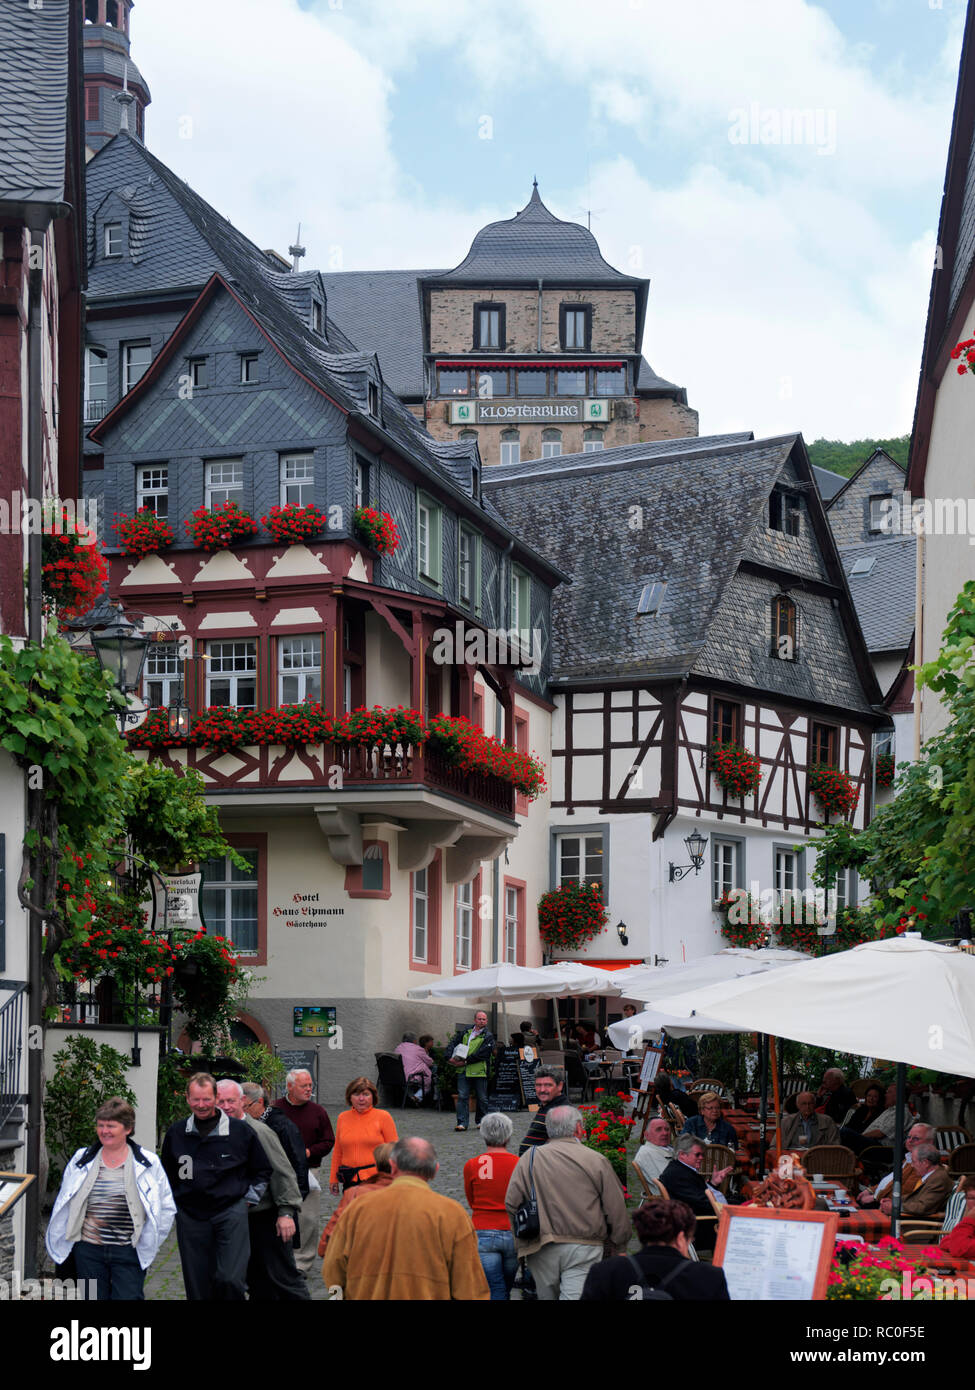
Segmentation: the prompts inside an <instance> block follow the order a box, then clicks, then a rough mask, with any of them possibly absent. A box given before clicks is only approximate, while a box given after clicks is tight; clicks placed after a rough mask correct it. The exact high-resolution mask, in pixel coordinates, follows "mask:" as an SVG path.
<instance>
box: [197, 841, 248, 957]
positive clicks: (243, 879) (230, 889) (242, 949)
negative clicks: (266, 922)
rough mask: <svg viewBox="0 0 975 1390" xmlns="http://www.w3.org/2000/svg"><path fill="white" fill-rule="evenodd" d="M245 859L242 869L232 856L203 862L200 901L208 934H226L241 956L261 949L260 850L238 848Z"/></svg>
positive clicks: (238, 851)
mask: <svg viewBox="0 0 975 1390" xmlns="http://www.w3.org/2000/svg"><path fill="white" fill-rule="evenodd" d="M236 853H237V854H239V855H240V857H241V858H242V859H244V860H246V861H247V862H246V866H245V867H244V868H241V867H240V866H239V865H237V864H235V863H234V862H233V860H232V859H231V858H230V856H229V855H226V856H225V857H224V858H222V859H206V860H204V862H203V864H202V866H201V867H202V869H203V885H202V893H201V895H200V896H201V902H202V907H203V919H204V921H205V922H206V928H207V935H208V936H224V937H226V938H227V939H228V940H230V941H231V942H233V946H234V950H235V951H236V952H237V953H238V954H239V955H242V956H256V955H257V949H258V921H259V914H258V891H259V889H258V876H257V866H258V851H257V850H256V849H239V850H237V851H236Z"/></svg>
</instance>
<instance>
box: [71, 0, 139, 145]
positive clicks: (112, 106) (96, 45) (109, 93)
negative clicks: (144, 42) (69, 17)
mask: <svg viewBox="0 0 975 1390" xmlns="http://www.w3.org/2000/svg"><path fill="white" fill-rule="evenodd" d="M84 6H85V33H84V37H85V44H84V57H85V152H86V156H87V158H89V159H90V158H91V156H92V155H93V154H95V153H96V151H98V150H100V149H101V147H102V146H103V145H104V144H106V143H107V142H108V141H109V140H111V138H112V136H113V135H117V134H118V132H119V130H121V129H128V131H129V133H130V134H131V135H134V136H136V137H137V138H138V139H139V140H142V139H144V136H145V111H146V107H147V106H148V105H149V102H150V101H151V100H152V97H151V96H150V95H149V88H148V87H147V86H146V82H145V78H144V77H143V76H142V74H141V73H140V71H139V69H138V68H137V67H136V66H135V64H134V63H133V62H132V59H131V58H130V57H129V20H130V17H131V13H132V7H133V0H84Z"/></svg>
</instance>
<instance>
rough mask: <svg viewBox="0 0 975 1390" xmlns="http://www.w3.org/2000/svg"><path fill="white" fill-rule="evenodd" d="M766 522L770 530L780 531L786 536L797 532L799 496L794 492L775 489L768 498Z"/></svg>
mask: <svg viewBox="0 0 975 1390" xmlns="http://www.w3.org/2000/svg"><path fill="white" fill-rule="evenodd" d="M768 524H769V528H770V529H771V530H772V531H782V532H783V533H784V534H785V535H787V536H798V534H799V496H798V494H797V493H795V492H780V491H779V490H778V489H776V491H775V492H773V493H772V494H771V496H770V497H769V500H768Z"/></svg>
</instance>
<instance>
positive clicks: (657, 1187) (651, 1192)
mask: <svg viewBox="0 0 975 1390" xmlns="http://www.w3.org/2000/svg"><path fill="white" fill-rule="evenodd" d="M632 1166H633V1171H634V1173H636V1175H637V1177H638V1178H639V1179H640V1186H641V1187H642V1188H643V1202H655V1201H661V1200H663V1201H664V1202H667V1201H669V1200H670V1198H669V1197H668V1196H667V1189H666V1187H664V1185H663V1183H662V1182H661V1181H660V1180H659V1178H648V1177H647V1175H646V1173H644V1172H643V1171H642V1170H641V1169H640V1168H639V1167H637V1165H636V1164H635V1163H634V1164H633V1165H632ZM643 1202H641V1203H640V1206H641V1207H642V1206H643Z"/></svg>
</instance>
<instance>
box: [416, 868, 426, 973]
mask: <svg viewBox="0 0 975 1390" xmlns="http://www.w3.org/2000/svg"><path fill="white" fill-rule="evenodd" d="M428 872H429V870H427V869H417V870H415V871H414V874H413V959H414V960H418V961H423V962H425V961H426V958H427V945H428V936H429V926H430V886H429V883H428V881H427V874H428Z"/></svg>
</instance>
